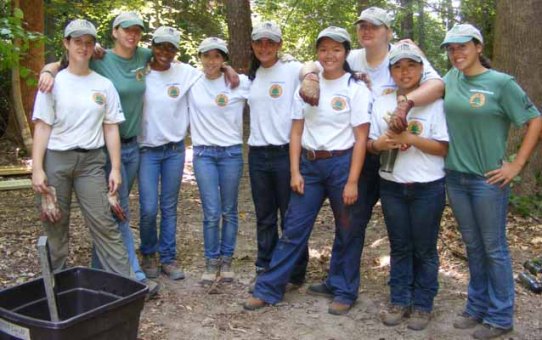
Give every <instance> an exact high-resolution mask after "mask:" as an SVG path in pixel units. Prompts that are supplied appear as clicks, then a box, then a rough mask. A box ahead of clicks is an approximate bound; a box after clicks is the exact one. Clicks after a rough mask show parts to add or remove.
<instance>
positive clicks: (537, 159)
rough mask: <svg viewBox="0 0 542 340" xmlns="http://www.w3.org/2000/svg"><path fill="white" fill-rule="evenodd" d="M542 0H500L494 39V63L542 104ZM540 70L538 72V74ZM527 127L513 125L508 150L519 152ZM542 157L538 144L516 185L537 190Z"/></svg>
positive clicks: (524, 191) (527, 190)
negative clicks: (541, 23) (541, 21)
mask: <svg viewBox="0 0 542 340" xmlns="http://www.w3.org/2000/svg"><path fill="white" fill-rule="evenodd" d="M541 17H542V0H522V1H508V0H498V2H497V19H496V25H495V26H496V27H495V28H496V29H495V35H494V36H495V37H496V39H495V41H494V50H493V56H494V59H493V60H494V66H495V68H496V69H498V70H501V71H503V72H506V73H508V74H510V75H513V76H514V77H516V80H517V82H518V83H519V84H520V86H521V87H522V88H523V89H524V90H525V91H526V92H527V93H528V94H529V97H530V98H531V100H532V101H533V103H534V104H535V105H536V106H537V107H538V108H540V107H541V104H542V77H541V76H540V74H541V73H540V72H541V71H540V70H542V58H540V51H542V40H541V39H540V37H542V25H540V18H541ZM537 74H538V76H537ZM524 133H525V129H524V128H523V129H516V128H514V129H512V131H511V133H510V140H509V145H508V151H509V154H514V153H516V152H517V150H518V147H519V145H520V143H521V140H522V139H523V135H524ZM541 168H542V157H541V153H540V148H539V147H538V148H537V150H536V151H535V153H534V154H533V156H532V157H531V161H530V162H529V163H528V165H527V166H526V167H525V168H524V169H523V172H522V180H521V183H519V185H516V186H514V191H515V192H516V193H521V194H534V193H535V192H536V190H537V189H538V188H540V183H539V182H538V181H537V178H540V169H541Z"/></svg>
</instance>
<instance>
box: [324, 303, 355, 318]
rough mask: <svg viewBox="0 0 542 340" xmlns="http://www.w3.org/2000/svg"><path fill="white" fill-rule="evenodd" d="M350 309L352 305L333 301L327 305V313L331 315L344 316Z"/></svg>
mask: <svg viewBox="0 0 542 340" xmlns="http://www.w3.org/2000/svg"><path fill="white" fill-rule="evenodd" d="M350 308H352V304H348V303H342V302H338V301H333V302H331V303H330V304H329V308H328V310H327V312H328V313H329V314H332V315H345V314H347V313H348V312H349V311H350Z"/></svg>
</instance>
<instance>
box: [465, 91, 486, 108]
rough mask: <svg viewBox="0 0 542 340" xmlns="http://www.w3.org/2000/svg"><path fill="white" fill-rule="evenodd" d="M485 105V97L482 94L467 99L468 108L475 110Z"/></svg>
mask: <svg viewBox="0 0 542 340" xmlns="http://www.w3.org/2000/svg"><path fill="white" fill-rule="evenodd" d="M485 103H486V96H485V95H484V94H483V93H479V92H478V93H475V94H473V95H472V96H470V98H469V104H470V106H472V107H474V108H476V107H482V106H484V104H485Z"/></svg>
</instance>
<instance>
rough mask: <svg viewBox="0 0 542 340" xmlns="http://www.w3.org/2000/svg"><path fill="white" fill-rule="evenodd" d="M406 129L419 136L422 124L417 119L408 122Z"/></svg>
mask: <svg viewBox="0 0 542 340" xmlns="http://www.w3.org/2000/svg"><path fill="white" fill-rule="evenodd" d="M407 131H408V132H410V133H411V134H413V135H416V136H419V135H421V134H422V132H423V124H422V123H421V122H420V121H418V120H411V121H410V122H408V127H407Z"/></svg>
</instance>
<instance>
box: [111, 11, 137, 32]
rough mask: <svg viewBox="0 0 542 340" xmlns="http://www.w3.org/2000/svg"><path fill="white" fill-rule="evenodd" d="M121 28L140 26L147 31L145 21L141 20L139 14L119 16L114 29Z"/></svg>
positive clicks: (125, 13)
mask: <svg viewBox="0 0 542 340" xmlns="http://www.w3.org/2000/svg"><path fill="white" fill-rule="evenodd" d="M119 26H120V27H122V28H128V27H130V26H139V27H141V29H145V25H144V24H143V19H141V17H140V16H139V14H138V13H137V12H122V13H121V14H119V15H117V17H116V18H115V20H114V21H113V28H117V27H119Z"/></svg>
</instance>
